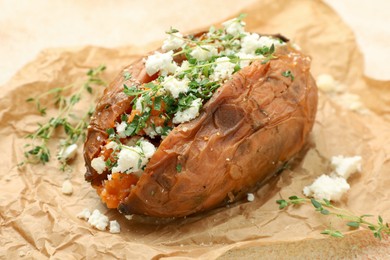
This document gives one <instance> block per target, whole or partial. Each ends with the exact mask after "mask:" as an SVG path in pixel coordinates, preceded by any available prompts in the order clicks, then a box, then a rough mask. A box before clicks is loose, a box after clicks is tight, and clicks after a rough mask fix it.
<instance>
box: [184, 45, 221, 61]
mask: <svg viewBox="0 0 390 260" xmlns="http://www.w3.org/2000/svg"><path fill="white" fill-rule="evenodd" d="M190 54H191V56H192V57H194V58H195V59H197V60H198V61H205V60H208V59H210V58H211V57H213V56H216V55H218V50H217V48H215V47H214V46H211V45H202V46H196V47H195V48H194V49H193V50H192V51H191V53H190Z"/></svg>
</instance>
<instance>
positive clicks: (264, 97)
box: [85, 46, 317, 217]
mask: <svg viewBox="0 0 390 260" xmlns="http://www.w3.org/2000/svg"><path fill="white" fill-rule="evenodd" d="M276 56H277V57H278V58H277V59H274V60H271V61H269V62H267V63H266V64H261V62H259V61H256V62H253V63H252V64H251V65H250V66H248V67H246V68H244V69H242V70H240V71H239V72H237V73H235V74H234V75H233V77H232V79H231V80H229V81H227V82H225V83H224V84H223V86H221V87H220V88H219V89H218V90H217V92H216V93H214V95H213V97H212V98H211V99H210V100H209V101H208V102H207V103H206V104H205V105H204V106H203V108H202V110H201V113H200V116H199V117H198V118H196V119H194V120H193V121H191V122H188V123H184V124H181V125H179V126H177V127H176V128H175V129H174V130H173V131H172V132H171V133H170V134H169V135H168V136H167V137H166V138H165V139H164V140H163V141H162V143H161V144H160V146H159V147H158V149H157V151H156V153H155V154H154V155H153V157H152V158H151V160H150V161H149V163H148V165H147V167H146V169H145V173H144V174H143V175H142V176H141V178H140V180H139V181H138V183H137V185H136V187H135V188H134V189H133V190H132V191H131V193H130V194H129V196H128V197H127V198H125V199H124V200H123V201H122V202H121V203H120V205H119V207H118V208H119V210H120V211H121V212H123V213H124V214H140V215H150V216H157V217H179V216H186V215H190V214H193V213H196V212H201V211H204V210H207V209H211V208H214V207H216V206H218V205H221V204H222V203H224V202H226V201H228V200H230V201H232V200H234V199H237V198H240V197H241V196H242V195H243V194H245V193H246V192H247V191H248V190H250V189H251V188H252V187H254V186H255V185H256V184H257V183H258V182H261V181H262V180H264V179H265V178H267V177H268V176H269V175H270V174H272V173H274V172H275V171H277V170H278V167H280V165H281V164H282V163H283V162H286V161H287V160H289V159H290V158H291V157H292V156H294V155H295V154H296V153H297V152H298V151H299V150H301V148H302V147H303V146H304V144H305V142H306V140H307V138H308V135H309V133H310V131H311V129H312V126H313V122H314V118H315V113H316V107H317V88H316V85H315V82H314V80H313V78H312V76H311V75H310V70H309V69H310V59H308V58H307V57H306V56H304V55H302V54H301V53H300V52H297V51H295V50H294V49H292V48H291V47H289V46H285V47H281V48H279V49H278V50H277V52H276ZM130 71H131V73H132V74H133V80H135V81H138V83H143V82H146V81H148V80H149V79H148V78H147V75H146V74H145V72H144V70H143V64H142V62H139V63H137V64H134V65H133V67H132V68H130ZM285 71H291V73H292V74H293V75H294V80H292V79H291V78H289V77H285V76H283V75H282V74H283V72H285ZM123 83H124V82H123V77H121V76H119V77H118V78H117V80H116V81H115V82H114V83H113V84H112V85H111V86H110V88H109V89H108V90H107V91H106V92H105V95H104V97H103V98H102V100H101V101H100V102H99V104H98V107H97V110H96V113H95V114H96V115H95V116H96V118H95V119H93V120H92V122H91V126H92V127H91V128H90V129H89V132H88V139H87V142H86V145H85V158H86V165H87V174H86V179H87V180H89V181H91V182H92V185H95V186H99V185H101V181H102V180H103V179H104V178H105V175H106V173H104V174H102V175H101V176H98V175H97V173H96V172H94V170H93V169H92V168H91V167H90V161H91V160H92V159H93V158H94V157H95V156H96V155H97V154H98V153H99V148H98V147H100V145H101V144H102V143H100V144H99V143H98V142H96V138H97V137H96V136H97V135H99V136H101V138H100V139H103V140H105V139H106V138H107V134H105V131H104V130H103V129H106V128H110V127H113V125H114V122H115V120H116V119H117V118H118V116H120V115H121V114H122V113H124V112H125V111H128V110H129V107H130V106H131V105H130V101H131V99H130V98H129V97H126V96H125V95H124V93H123V91H122V90H123ZM107 104H108V105H110V108H106V106H107ZM99 112H100V114H99ZM91 139H94V140H91ZM102 142H104V141H102ZM178 164H180V165H181V167H182V170H181V172H177V169H176V166H177V165H178Z"/></svg>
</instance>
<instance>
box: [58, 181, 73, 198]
mask: <svg viewBox="0 0 390 260" xmlns="http://www.w3.org/2000/svg"><path fill="white" fill-rule="evenodd" d="M61 191H62V193H63V194H65V195H72V193H73V185H72V183H71V182H70V180H66V181H64V182H63V183H62V188H61Z"/></svg>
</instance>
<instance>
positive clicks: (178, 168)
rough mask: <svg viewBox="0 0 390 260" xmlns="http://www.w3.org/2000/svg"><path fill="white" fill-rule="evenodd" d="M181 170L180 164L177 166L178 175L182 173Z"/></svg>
mask: <svg viewBox="0 0 390 260" xmlns="http://www.w3.org/2000/svg"><path fill="white" fill-rule="evenodd" d="M181 169H182V166H181V164H180V163H179V164H177V165H176V171H177V172H178V173H180V172H181Z"/></svg>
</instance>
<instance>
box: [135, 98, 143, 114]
mask: <svg viewBox="0 0 390 260" xmlns="http://www.w3.org/2000/svg"><path fill="white" fill-rule="evenodd" d="M143 101H144V98H143V97H142V96H140V97H138V98H137V101H136V102H135V109H136V110H138V111H139V112H141V113H142V112H143V111H144V109H143Z"/></svg>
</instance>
